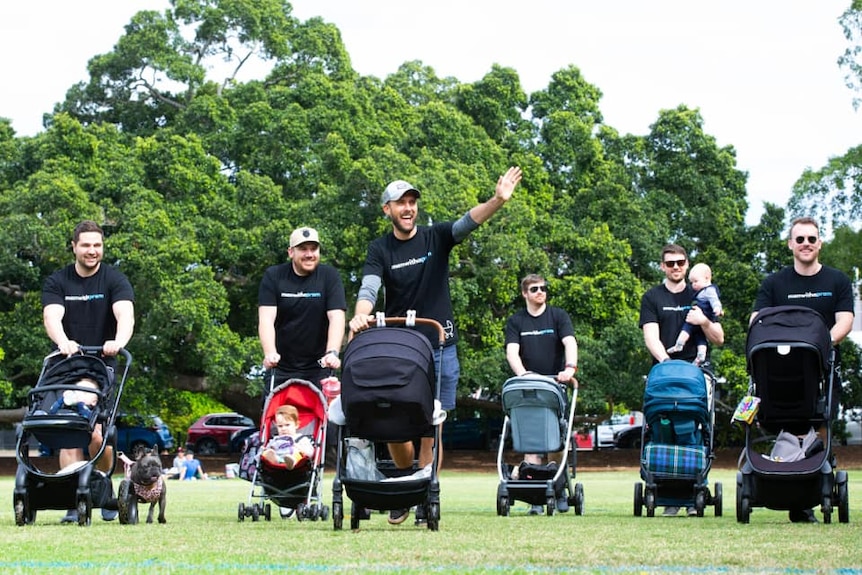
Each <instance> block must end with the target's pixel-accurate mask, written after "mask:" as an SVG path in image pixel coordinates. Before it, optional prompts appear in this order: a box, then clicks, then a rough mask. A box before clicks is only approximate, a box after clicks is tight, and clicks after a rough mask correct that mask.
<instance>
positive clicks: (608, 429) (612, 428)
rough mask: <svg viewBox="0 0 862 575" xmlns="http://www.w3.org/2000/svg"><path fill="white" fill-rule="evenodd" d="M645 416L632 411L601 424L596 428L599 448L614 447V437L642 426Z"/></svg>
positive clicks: (612, 417) (617, 414)
mask: <svg viewBox="0 0 862 575" xmlns="http://www.w3.org/2000/svg"><path fill="white" fill-rule="evenodd" d="M643 419H644V414H643V413H641V412H640V411H632V412H629V413H625V414H622V413H615V414H614V415H612V416H611V418H610V419H606V420H605V421H603V422H601V423H600V424H599V426H598V427H597V428H596V441H597V444H598V446H599V448H600V449H601V448H605V447H614V435H615V434H616V433H619V432H620V431H623V430H625V429H628V428H630V427H634V426H636V425H642V424H643Z"/></svg>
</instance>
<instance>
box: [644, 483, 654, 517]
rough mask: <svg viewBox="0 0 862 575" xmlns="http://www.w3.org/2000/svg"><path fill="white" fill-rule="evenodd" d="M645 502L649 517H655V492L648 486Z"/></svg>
mask: <svg viewBox="0 0 862 575" xmlns="http://www.w3.org/2000/svg"><path fill="white" fill-rule="evenodd" d="M644 502H645V505H646V516H647V517H655V492H654V491H653V490H652V489H650V488H647V490H646V493H644Z"/></svg>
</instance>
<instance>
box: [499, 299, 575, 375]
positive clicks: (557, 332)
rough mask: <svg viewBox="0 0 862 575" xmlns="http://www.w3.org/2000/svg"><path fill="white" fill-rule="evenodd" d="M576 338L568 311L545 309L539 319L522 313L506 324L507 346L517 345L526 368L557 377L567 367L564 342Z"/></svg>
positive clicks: (551, 307)
mask: <svg viewBox="0 0 862 575" xmlns="http://www.w3.org/2000/svg"><path fill="white" fill-rule="evenodd" d="M574 335H575V330H574V328H573V327H572V320H571V318H570V317H569V314H567V313H566V312H565V311H564V310H562V309H561V308H558V307H553V306H545V310H544V311H543V312H542V313H541V314H540V315H538V316H532V315H530V314H529V313H528V312H527V310H526V309H522V310H520V311H518V312H517V313H515V314H514V315H512V316H511V317H510V318H509V319H508V321H506V345H508V344H510V343H517V344H518V345H519V346H520V349H519V353H518V355H520V357H521V362H522V363H523V364H524V368H526V369H527V370H528V371H532V372H533V373H538V374H541V375H550V376H554V375H556V374H557V373H558V372H560V371H562V370H563V368H564V367H565V364H566V354H565V348H564V347H563V338H564V337H568V336H573V337H574Z"/></svg>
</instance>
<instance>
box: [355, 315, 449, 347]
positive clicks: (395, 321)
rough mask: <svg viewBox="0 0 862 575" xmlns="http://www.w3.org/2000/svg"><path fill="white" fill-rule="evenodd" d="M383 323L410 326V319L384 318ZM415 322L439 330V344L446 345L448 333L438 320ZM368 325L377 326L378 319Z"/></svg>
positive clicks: (372, 319) (420, 318)
mask: <svg viewBox="0 0 862 575" xmlns="http://www.w3.org/2000/svg"><path fill="white" fill-rule="evenodd" d="M383 321H384V322H385V323H386V325H390V324H394V325H408V323H407V322H408V318H406V317H384V318H383ZM413 321H414V323H415V325H427V326H431V327H433V328H434V329H436V330H437V335H438V337H439V340H438V342H437V343H439V344H440V345H443V344H444V343H446V332H445V331H443V326H442V325H440V322H439V321H437V320H436V319H430V318H425V317H417V318H415V319H414V320H413ZM368 325H372V326H374V325H377V318H369V319H368Z"/></svg>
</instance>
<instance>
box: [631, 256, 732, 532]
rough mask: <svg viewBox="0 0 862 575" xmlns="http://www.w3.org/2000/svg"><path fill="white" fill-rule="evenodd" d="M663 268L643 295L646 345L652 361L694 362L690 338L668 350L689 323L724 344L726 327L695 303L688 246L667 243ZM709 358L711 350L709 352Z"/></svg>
mask: <svg viewBox="0 0 862 575" xmlns="http://www.w3.org/2000/svg"><path fill="white" fill-rule="evenodd" d="M661 269H662V271H663V272H664V275H665V279H664V281H663V282H662V283H660V284H659V285H657V286H655V287H653V288H650V289H649V290H648V291H647V292H646V293H645V294H644V295H643V297H642V298H641V310H640V320H639V322H638V324H639V325H640V327H641V329H642V330H643V333H644V344H645V345H646V348H647V350H648V351H649V352H650V355H652V357H653V363H660V362H662V361H667V360H669V359H671V358H673V359H681V360H684V361H690V362H694V361H695V360H696V359H697V345H696V344H695V342H694V339H693V338H690V339H689V340H688V341H687V342H686V344H685V345H684V346H683V348H682V350H681V351H675V352H674V353H672V354H669V353H668V348H671V347H672V346H674V345H675V344H676V338H677V334H679V332H680V330H682V327H683V326H684V325H685V324H686V323H689V324H692V325H697V326H700V329H701V330H703V334H704V335H705V336H706V339H707V341H708V342H709V343H711V344H713V345H722V344H724V329H723V328H722V327H721V324H720V323H718V322H717V321H710V320H709V318H708V317H706V315H704V313H703V311H701V310H700V309H699V308H698V307H697V306H693V305H692V301H693V300H694V295H695V290H694V288H692V287H691V286H690V285H689V284H687V283H686V281H685V277H686V272H688V254H687V253H686V251H685V248H683V247H682V246H678V245H676V244H668V245H666V246H664V247H663V248H662V250H661ZM706 357H707V360H708V359H709V352H707V356H706ZM678 512H679V507H676V506H670V505H669V506H666V507H665V508H664V515H667V516H673V515H676V514H677V513H678ZM687 513H688V515H697V510H695V508H694V507H689V508H688V509H687Z"/></svg>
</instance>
